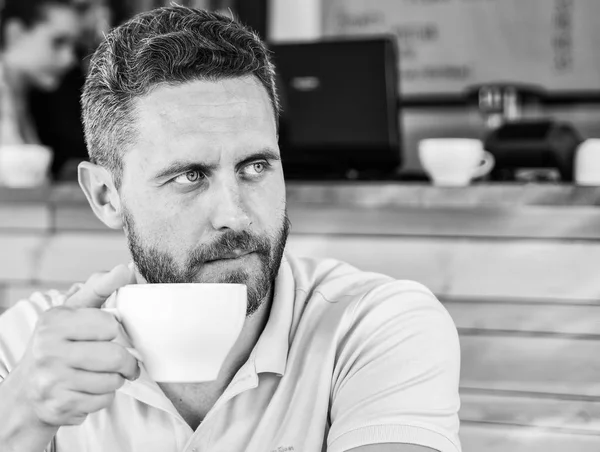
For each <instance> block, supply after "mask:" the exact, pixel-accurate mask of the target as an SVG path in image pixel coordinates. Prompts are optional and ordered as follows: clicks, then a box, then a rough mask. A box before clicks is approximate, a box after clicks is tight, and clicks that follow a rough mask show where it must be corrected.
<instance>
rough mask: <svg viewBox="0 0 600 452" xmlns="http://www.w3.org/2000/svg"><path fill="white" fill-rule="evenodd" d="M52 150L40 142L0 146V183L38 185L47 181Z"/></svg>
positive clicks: (20, 186)
mask: <svg viewBox="0 0 600 452" xmlns="http://www.w3.org/2000/svg"><path fill="white" fill-rule="evenodd" d="M52 157H53V153H52V150H51V149H50V148H49V147H47V146H43V145H41V144H11V145H2V146H0V185H5V186H7V187H11V188H29V187H38V186H40V185H44V184H46V183H47V182H48V170H49V169H50V164H51V163H52Z"/></svg>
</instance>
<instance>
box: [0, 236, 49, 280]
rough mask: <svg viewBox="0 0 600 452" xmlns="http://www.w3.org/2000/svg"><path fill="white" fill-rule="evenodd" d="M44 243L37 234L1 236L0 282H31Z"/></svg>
mask: <svg viewBox="0 0 600 452" xmlns="http://www.w3.org/2000/svg"><path fill="white" fill-rule="evenodd" d="M44 241H45V237H44V235H42V233H35V232H32V233H14V234H12V233H11V234H2V235H0V250H2V251H1V252H0V282H9V281H11V282H12V281H31V280H32V279H33V277H34V275H35V270H36V267H37V262H38V257H39V253H40V250H41V249H42V246H43V244H44Z"/></svg>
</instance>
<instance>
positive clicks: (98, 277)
mask: <svg viewBox="0 0 600 452" xmlns="http://www.w3.org/2000/svg"><path fill="white" fill-rule="evenodd" d="M134 281H135V275H134V273H133V271H132V269H131V267H130V266H127V265H117V266H116V267H115V268H113V269H112V270H111V271H109V272H108V273H98V274H95V275H93V276H91V277H90V279H88V280H87V282H86V283H85V284H84V285H83V287H82V288H81V289H79V291H77V292H76V293H74V294H73V295H72V296H71V297H69V298H68V299H67V301H66V302H65V306H71V307H90V308H99V307H100V306H102V304H103V303H104V302H105V301H106V299H107V298H108V297H109V296H110V295H111V294H112V293H113V292H114V291H115V290H117V289H118V288H119V287H123V286H125V285H127V284H132V283H133V282H134Z"/></svg>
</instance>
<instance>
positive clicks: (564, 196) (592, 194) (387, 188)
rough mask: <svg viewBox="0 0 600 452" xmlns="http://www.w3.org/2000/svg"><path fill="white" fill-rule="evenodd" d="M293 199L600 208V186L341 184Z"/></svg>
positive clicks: (297, 184) (295, 193)
mask: <svg viewBox="0 0 600 452" xmlns="http://www.w3.org/2000/svg"><path fill="white" fill-rule="evenodd" d="M286 188H287V199H288V201H289V202H290V203H291V204H294V203H321V204H329V205H332V206H340V205H349V206H355V207H359V206H362V207H388V208H389V207H393V206H410V205H420V206H423V207H431V206H444V207H448V206H513V207H517V206H526V205H554V206H569V207H572V206H575V205H581V206H583V205H587V206H596V205H600V187H584V186H577V185H570V184H563V185H558V184H526V185H525V184H515V183H498V182H491V183H490V182H486V183H485V184H473V185H470V186H468V187H435V186H432V185H431V184H429V183H426V182H419V183H416V182H412V183H406V182H404V183H402V182H400V183H399V182H385V181H335V182H331V181H329V182H327V181H324V182H319V181H311V182H301V181H289V182H287V184H286Z"/></svg>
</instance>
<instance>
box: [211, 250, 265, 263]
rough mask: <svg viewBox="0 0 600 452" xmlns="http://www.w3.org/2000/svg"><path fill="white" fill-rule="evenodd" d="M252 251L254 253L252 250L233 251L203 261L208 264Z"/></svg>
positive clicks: (231, 258) (235, 257) (236, 257)
mask: <svg viewBox="0 0 600 452" xmlns="http://www.w3.org/2000/svg"><path fill="white" fill-rule="evenodd" d="M252 253H254V251H233V252H231V253H226V254H222V255H220V256H219V257H217V258H216V259H211V260H208V261H206V262H205V263H206V264H210V263H211V262H217V261H224V260H234V259H239V258H240V257H244V256H247V255H249V254H252Z"/></svg>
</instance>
